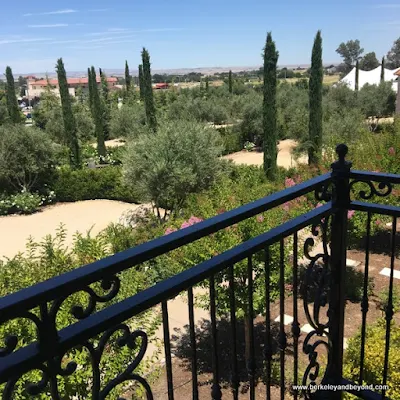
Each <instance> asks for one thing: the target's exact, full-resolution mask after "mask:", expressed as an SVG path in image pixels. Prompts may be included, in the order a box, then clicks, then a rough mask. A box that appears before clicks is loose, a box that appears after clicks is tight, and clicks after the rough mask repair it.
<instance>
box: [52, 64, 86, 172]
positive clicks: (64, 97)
mask: <svg viewBox="0 0 400 400" xmlns="http://www.w3.org/2000/svg"><path fill="white" fill-rule="evenodd" d="M56 70H57V77H58V86H59V88H60V97H61V106H62V113H63V120H64V130H65V134H66V138H67V143H68V147H69V162H70V165H71V167H72V168H74V169H78V168H80V167H81V155H80V149H79V141H78V134H77V128H76V121H75V117H74V114H73V112H72V104H71V96H70V94H69V91H68V82H67V74H66V72H65V67H64V63H63V60H62V58H60V59H58V60H57V66H56Z"/></svg>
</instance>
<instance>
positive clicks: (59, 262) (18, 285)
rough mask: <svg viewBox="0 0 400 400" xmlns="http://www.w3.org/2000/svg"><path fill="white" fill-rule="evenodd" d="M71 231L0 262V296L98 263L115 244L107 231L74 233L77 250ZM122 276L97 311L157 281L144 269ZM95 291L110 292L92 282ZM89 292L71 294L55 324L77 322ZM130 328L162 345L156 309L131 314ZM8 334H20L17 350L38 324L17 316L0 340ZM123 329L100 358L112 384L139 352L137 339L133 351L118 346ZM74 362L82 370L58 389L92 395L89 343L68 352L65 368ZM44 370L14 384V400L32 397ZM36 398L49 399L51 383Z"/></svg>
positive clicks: (64, 394)
mask: <svg viewBox="0 0 400 400" xmlns="http://www.w3.org/2000/svg"><path fill="white" fill-rule="evenodd" d="M65 238H66V231H65V230H64V229H63V228H62V227H61V228H60V229H59V230H58V232H57V234H56V236H55V237H51V236H47V237H46V238H44V240H43V241H42V242H41V243H35V242H33V241H32V240H30V241H29V242H28V244H27V249H26V256H24V255H22V254H19V255H17V256H16V257H14V258H13V259H10V260H7V261H4V262H3V261H0V296H5V295H7V294H10V293H14V292H16V291H18V290H21V289H23V288H25V287H29V286H31V285H34V284H36V283H39V282H41V281H44V280H46V279H50V278H52V277H54V276H58V275H60V274H63V273H65V272H68V271H72V270H74V269H75V268H77V267H80V266H81V265H83V264H86V263H90V262H93V261H95V260H98V259H100V258H103V257H106V256H109V255H111V254H112V253H111V251H110V246H109V243H108V241H107V235H104V234H103V233H102V234H100V235H98V236H96V237H91V236H90V234H89V233H88V234H87V235H81V234H77V235H75V239H74V243H73V245H72V248H71V249H69V248H68V247H67V246H66V243H65ZM118 277H119V279H120V281H121V287H120V290H119V292H118V294H117V296H116V297H115V298H114V299H113V300H111V301H108V302H106V303H98V304H97V305H96V308H95V310H94V311H95V312H97V311H100V310H101V309H103V308H105V307H107V306H109V305H111V304H114V303H116V302H119V301H121V300H123V299H125V298H127V297H128V296H132V295H134V294H136V293H138V292H140V291H142V290H143V289H145V288H147V287H149V286H151V285H152V282H151V281H149V279H148V274H146V272H145V271H144V270H143V269H142V268H138V269H136V268H132V269H129V270H126V271H124V272H122V273H120V274H118ZM91 287H92V289H93V290H94V291H95V292H96V293H98V294H99V295H105V294H106V293H108V292H109V290H105V289H104V288H101V286H100V284H98V283H96V284H93V285H91ZM88 300H89V299H88V296H87V294H86V293H85V292H83V291H81V292H78V293H76V294H73V295H71V296H69V297H68V298H67V299H66V300H65V301H64V303H63V304H62V306H61V307H60V310H59V312H58V313H57V319H56V326H57V328H58V329H62V328H64V327H66V326H68V325H71V324H73V323H75V322H77V320H76V319H75V317H73V315H72V313H71V307H72V306H75V305H78V306H82V307H83V308H85V307H87V304H88ZM32 312H33V313H34V314H38V312H39V311H38V309H33V310H32ZM125 323H126V324H127V325H128V326H129V328H130V330H131V332H133V331H135V330H137V329H140V330H144V331H145V332H146V333H147V335H148V339H149V342H150V343H155V344H156V349H157V347H159V346H158V344H157V340H156V336H155V332H156V330H157V328H158V326H159V324H160V318H159V315H158V313H157V312H156V311H154V310H149V311H146V312H144V313H142V314H140V315H138V316H135V317H133V318H130V319H129V320H128V321H126V322H125ZM9 334H15V335H16V336H17V337H18V340H19V342H18V345H17V349H18V348H21V347H22V346H26V345H29V344H30V343H32V342H33V341H35V340H36V339H37V331H36V328H35V325H34V324H33V323H32V321H30V320H29V319H27V318H17V319H14V320H11V321H8V322H6V323H5V324H2V325H1V326H0V342H2V343H4V340H5V338H6V337H7V335H9ZM121 336H122V335H121V331H117V332H116V333H115V334H113V335H112V336H111V338H110V340H109V341H108V345H107V346H106V347H105V349H104V352H103V353H102V357H101V361H100V371H101V380H102V382H109V381H110V380H111V379H113V378H115V377H116V376H117V374H119V373H120V372H122V371H123V370H124V369H125V368H126V366H127V365H128V364H130V363H132V362H133V361H134V358H135V357H136V355H137V352H138V350H139V345H140V340H138V341H136V342H135V343H134V346H133V348H132V349H129V348H128V347H127V346H126V345H125V346H121V345H119V344H118V342H117V339H118V338H119V337H121ZM98 340H99V336H97V337H95V338H93V340H90V341H91V342H93V344H94V346H95V347H96V346H97V345H98ZM158 353H159V351H158V350H156V352H155V354H153V355H152V357H150V358H145V359H144V360H143V361H142V362H141V363H140V364H139V365H138V366H137V368H136V369H135V372H137V373H139V374H145V373H146V372H149V369H150V368H151V366H152V364H153V363H154V361H155V360H156V359H157V357H158ZM69 361H74V362H76V363H77V364H78V368H77V369H76V371H75V372H73V373H72V374H71V375H70V376H58V377H57V382H58V390H59V393H60V397H61V398H66V399H67V398H68V399H69V398H74V397H76V398H82V399H86V398H90V397H91V393H90V391H91V386H92V382H93V378H92V369H91V356H90V354H89V352H88V351H87V349H85V347H83V348H74V349H71V350H69V351H68V352H67V353H66V355H65V356H64V357H63V359H62V366H63V367H65V364H66V363H67V362H69ZM41 378H42V374H41V372H40V371H38V370H33V371H31V372H29V373H27V374H24V375H23V376H22V377H21V378H20V379H19V381H18V382H17V384H16V386H15V391H14V393H13V399H16V400H27V399H29V398H31V397H30V396H28V395H27V394H26V392H25V385H26V383H27V382H28V381H31V382H38V381H39V380H40V379H41ZM0 391H1V392H3V391H4V385H0ZM124 391H126V387H125V390H124V386H123V385H120V386H118V388H117V389H116V390H113V391H112V392H111V393H110V397H111V398H119V395H121V393H123V392H124ZM35 398H37V399H43V400H45V399H46V400H47V399H49V398H51V394H50V392H49V390H48V387H47V388H46V389H45V390H44V393H43V394H40V395H36V396H35Z"/></svg>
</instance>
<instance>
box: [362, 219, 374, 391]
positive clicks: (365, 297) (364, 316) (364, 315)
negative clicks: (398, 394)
mask: <svg viewBox="0 0 400 400" xmlns="http://www.w3.org/2000/svg"><path fill="white" fill-rule="evenodd" d="M370 238H371V213H370V212H369V213H368V215H367V237H366V241H365V270H364V293H363V299H362V302H361V312H362V325H361V349H360V379H359V383H360V385H362V382H363V378H364V358H365V335H366V328H367V313H368V273H369V246H370Z"/></svg>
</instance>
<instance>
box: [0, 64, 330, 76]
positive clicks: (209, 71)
mask: <svg viewBox="0 0 400 400" xmlns="http://www.w3.org/2000/svg"><path fill="white" fill-rule="evenodd" d="M326 65H327V66H328V65H332V64H330V63H327V64H326ZM260 67H261V65H258V66H251V67H204V68H176V69H152V73H153V74H168V75H186V74H189V73H190V72H199V73H201V74H202V75H214V74H218V73H222V72H229V70H231V71H232V72H236V73H237V72H242V71H254V70H257V69H259V68H260ZM297 67H301V68H309V67H310V65H309V64H300V65H299V64H293V65H279V66H278V68H289V69H295V68H297ZM103 71H104V72H105V73H106V74H107V75H109V76H111V75H112V76H124V75H125V71H124V70H123V69H111V68H110V69H108V68H105V69H103ZM67 74H68V77H70V78H79V77H82V76H86V75H87V72H86V71H67ZM131 74H132V75H133V76H138V70H137V69H136V70H131ZM19 75H23V76H26V75H34V76H36V77H38V78H40V77H45V76H46V72H23V73H22V72H17V73H14V77H15V78H17V77H18V76H19ZM47 75H48V76H49V77H51V78H52V77H55V76H56V73H55V72H48V73H47ZM0 79H5V77H4V75H0Z"/></svg>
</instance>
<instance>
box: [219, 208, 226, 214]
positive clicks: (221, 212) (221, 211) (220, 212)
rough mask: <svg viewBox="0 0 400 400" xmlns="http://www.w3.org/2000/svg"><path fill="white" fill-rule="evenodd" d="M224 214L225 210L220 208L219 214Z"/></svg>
mask: <svg viewBox="0 0 400 400" xmlns="http://www.w3.org/2000/svg"><path fill="white" fill-rule="evenodd" d="M224 212H226V210H225V208H220V209H219V210H218V211H217V213H218V214H223V213H224Z"/></svg>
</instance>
